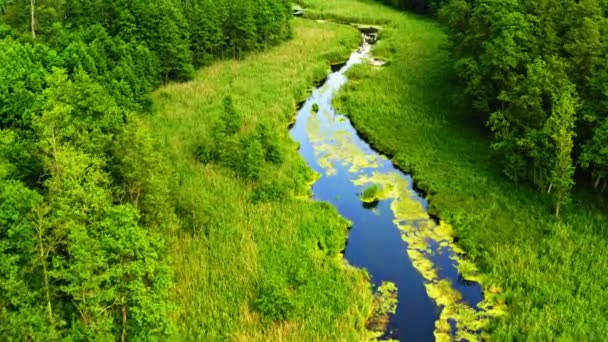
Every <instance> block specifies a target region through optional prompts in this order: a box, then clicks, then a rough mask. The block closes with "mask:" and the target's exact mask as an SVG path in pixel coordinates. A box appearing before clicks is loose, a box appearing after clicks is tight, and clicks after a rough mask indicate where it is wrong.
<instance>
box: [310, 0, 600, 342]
mask: <svg viewBox="0 0 608 342" xmlns="http://www.w3.org/2000/svg"><path fill="white" fill-rule="evenodd" d="M303 3H304V5H305V6H308V7H312V8H313V10H309V11H308V12H307V13H312V14H313V15H315V16H318V15H319V13H323V15H324V16H325V17H327V18H332V17H333V18H343V19H344V20H346V19H349V18H353V17H354V18H355V19H356V21H357V22H369V23H378V22H383V23H384V25H383V26H384V30H383V31H382V32H381V39H382V40H381V41H380V43H379V45H378V46H377V48H376V49H375V51H374V55H375V56H377V57H382V58H383V59H387V60H388V61H389V64H388V65H387V66H385V67H383V68H375V67H371V66H369V65H368V66H357V67H355V68H353V69H352V71H351V72H350V74H349V77H350V78H351V81H350V82H349V83H348V84H347V86H346V87H345V88H344V89H343V91H342V93H341V96H340V97H339V98H338V99H337V100H336V101H337V104H338V105H339V107H340V108H341V111H342V112H344V113H348V114H349V115H350V116H351V118H352V120H353V122H354V123H355V125H356V126H357V127H358V128H359V130H360V132H362V133H363V134H364V135H365V136H367V137H368V139H369V140H370V141H371V142H372V143H373V144H374V145H375V146H376V147H377V148H378V149H379V150H381V151H383V152H385V153H387V154H390V155H392V156H394V160H395V162H396V163H397V164H398V165H399V166H400V167H402V168H404V169H406V170H410V171H412V172H415V179H416V180H417V181H418V184H419V186H421V187H422V188H423V189H425V190H426V191H427V192H428V193H429V197H430V200H431V205H432V208H431V209H432V211H434V212H435V213H437V214H439V215H440V217H441V218H442V219H446V220H448V221H449V222H450V223H452V224H453V225H454V226H455V228H456V230H457V234H458V236H459V238H460V241H459V244H460V245H461V246H462V247H463V248H464V249H465V250H466V251H467V253H468V256H469V257H470V258H471V259H472V260H474V261H475V263H476V264H477V265H478V266H479V268H480V269H481V270H482V271H483V272H484V273H485V278H486V279H487V280H486V282H485V283H484V288H485V291H486V293H493V294H494V295H498V296H499V297H501V298H502V299H504V300H505V301H506V302H507V305H508V308H509V315H507V316H506V317H504V318H502V319H500V320H498V321H496V322H494V323H493V326H492V327H491V329H490V332H491V333H492V335H493V338H494V339H496V340H513V339H530V340H589V339H591V340H600V339H602V337H603V336H604V334H605V331H606V330H607V329H608V317H607V316H606V315H605V313H606V312H608V298H607V295H606V292H605V291H604V289H605V288H606V287H608V254H607V253H604V252H603V246H604V245H606V243H607V242H608V238H607V236H606V232H605V227H606V223H607V222H608V220H607V217H606V214H605V212H606V211H605V208H604V207H603V205H602V204H601V202H602V201H601V200H600V199H599V198H595V197H588V195H586V194H584V193H578V194H576V196H575V200H574V203H573V205H571V206H570V207H569V208H568V209H567V212H565V213H564V215H563V217H562V219H561V220H560V221H555V219H554V218H553V215H552V211H551V205H550V203H549V201H548V198H547V197H546V196H544V194H539V193H537V192H536V191H533V190H531V189H530V188H528V187H526V186H525V185H515V184H512V183H511V182H509V181H507V180H506V179H505V178H504V177H503V176H502V172H501V171H500V169H499V168H498V167H497V166H496V165H495V163H494V161H493V159H492V156H491V151H490V148H489V143H488V142H489V136H488V135H487V131H486V129H485V128H484V124H483V122H480V121H479V120H478V119H477V118H476V117H475V116H473V115H470V114H468V112H467V111H466V110H465V109H464V108H463V105H462V103H464V101H462V97H461V95H460V93H459V88H458V86H457V85H456V83H455V82H454V74H453V71H452V69H451V67H450V66H451V61H450V58H449V56H448V54H447V52H446V50H445V49H444V48H443V47H444V46H445V45H446V43H447V41H446V38H447V37H446V35H445V34H444V32H443V30H442V28H441V27H440V26H439V25H438V24H436V23H434V22H433V21H431V20H428V19H422V18H419V17H416V16H413V15H409V14H398V13H396V12H395V11H393V10H391V9H388V8H385V7H383V6H380V5H377V4H373V3H370V2H367V1H353V0H332V1H321V0H307V1H304V2H303Z"/></svg>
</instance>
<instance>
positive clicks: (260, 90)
mask: <svg viewBox="0 0 608 342" xmlns="http://www.w3.org/2000/svg"><path fill="white" fill-rule="evenodd" d="M293 24H294V31H295V37H294V39H292V40H290V41H289V42H287V43H284V44H282V45H280V46H278V47H275V48H273V49H270V50H269V51H267V52H261V53H256V54H251V55H249V56H248V57H247V58H246V59H244V60H241V61H237V60H231V61H222V62H218V63H215V64H213V65H211V66H209V67H207V68H204V69H202V70H200V71H198V72H197V73H196V74H195V77H194V79H193V81H191V82H187V83H174V84H169V85H166V86H164V87H161V88H160V89H159V90H158V91H156V92H155V93H154V104H155V114H154V115H153V116H152V117H150V118H149V125H150V126H151V129H152V131H153V132H154V133H155V135H157V138H158V139H159V140H160V141H164V142H165V144H164V146H163V150H164V153H165V154H166V155H167V156H168V159H169V160H171V162H172V164H173V167H174V169H175V178H176V179H177V180H178V181H176V182H175V184H174V189H172V193H173V194H174V196H175V201H176V204H175V205H176V207H177V208H178V211H179V213H180V218H181V220H182V223H183V226H184V229H183V231H180V232H179V233H176V234H175V236H172V237H170V238H169V244H170V248H169V249H170V250H171V253H170V254H171V259H172V264H173V267H174V270H175V277H176V287H175V289H174V291H173V298H174V300H175V302H176V303H177V308H176V311H175V317H174V320H175V322H176V323H177V325H178V330H179V331H178V333H177V335H176V336H175V339H176V340H179V341H211V340H228V339H232V340H237V341H238V340H242V341H256V340H258V341H267V340H308V341H310V340H339V339H341V340H361V339H364V338H365V336H367V331H366V330H365V320H366V318H367V317H368V316H369V315H370V314H371V311H372V301H373V298H372V293H371V286H370V284H369V280H368V279H367V275H366V273H365V272H364V271H362V270H357V269H354V268H352V267H351V266H349V265H347V264H346V263H345V262H344V260H343V258H342V255H341V254H340V252H341V251H342V250H343V248H344V245H345V242H346V237H347V232H348V222H346V221H345V220H344V219H342V218H341V217H340V216H339V215H338V214H337V211H336V210H335V209H334V208H332V207H330V206H329V205H326V204H323V203H316V202H313V201H312V200H310V199H308V196H309V193H310V189H309V185H310V182H311V181H312V180H313V179H314V177H315V175H314V174H313V172H312V171H311V170H309V169H308V167H307V166H306V164H305V162H304V161H303V160H302V159H301V158H300V157H299V155H298V152H297V145H296V144H295V142H293V141H292V140H291V138H290V137H289V136H288V125H289V123H290V122H291V121H292V120H293V119H294V115H295V112H296V103H297V102H300V101H301V100H303V99H305V98H306V97H307V95H308V93H309V92H310V90H311V89H312V88H311V87H312V85H313V84H314V82H315V81H317V80H318V79H321V78H323V77H324V76H325V75H326V74H327V73H328V72H329V66H330V63H335V62H339V61H341V60H343V59H345V58H346V57H347V56H348V55H349V54H350V52H351V51H352V49H354V48H355V47H356V46H357V45H358V44H359V40H360V37H359V34H358V32H357V31H356V30H355V29H353V28H350V27H346V26H342V25H336V24H332V23H323V24H321V23H317V22H314V21H309V20H300V19H298V20H295V21H294V23H293ZM227 95H230V98H231V99H232V102H233V106H234V108H233V109H234V110H235V111H236V112H237V113H239V114H240V116H241V119H242V125H241V126H240V127H238V129H237V132H236V133H235V137H230V139H227V141H229V144H230V142H233V143H235V144H237V143H238V141H240V140H242V139H246V137H248V136H249V135H250V134H252V132H254V131H255V130H256V127H260V126H264V127H266V130H267V131H270V132H271V135H273V136H275V139H276V140H277V142H278V145H277V146H278V147H277V149H278V151H279V154H280V158H279V159H280V160H281V162H280V163H279V164H278V165H277V164H272V163H263V161H261V163H262V165H260V167H261V170H260V172H261V176H260V177H258V178H257V179H249V178H246V177H245V178H244V177H241V176H240V175H239V173H238V172H236V171H235V170H234V169H231V168H230V167H227V166H226V165H221V164H220V163H216V162H205V161H201V158H200V157H199V156H198V154H197V151H198V150H199V149H200V148H201V147H204V146H205V144H210V143H213V142H210V140H213V137H214V128H215V127H217V126H216V124H217V123H218V122H219V121H221V117H222V115H224V113H225V109H226V108H225V106H224V99H225V97H226V96H227ZM224 147H225V148H226V149H230V146H224ZM240 162H241V161H239V163H240Z"/></svg>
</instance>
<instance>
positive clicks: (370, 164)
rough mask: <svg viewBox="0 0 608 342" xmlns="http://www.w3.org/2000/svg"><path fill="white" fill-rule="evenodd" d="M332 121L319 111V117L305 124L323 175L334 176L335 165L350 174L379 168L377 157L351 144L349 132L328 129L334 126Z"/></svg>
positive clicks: (315, 116)
mask: <svg viewBox="0 0 608 342" xmlns="http://www.w3.org/2000/svg"><path fill="white" fill-rule="evenodd" d="M334 120H335V119H334V118H333V117H330V115H329V113H328V112H327V111H321V112H320V115H311V116H310V117H309V118H308V121H307V122H306V131H307V134H308V139H309V141H310V143H311V144H312V147H313V149H314V152H315V157H316V159H317V162H318V163H319V166H321V167H322V168H323V169H324V170H325V174H326V175H327V176H332V175H335V174H336V173H337V170H336V165H341V166H343V167H348V171H349V172H350V173H357V172H359V171H360V170H361V169H366V168H377V167H379V166H380V160H379V157H378V156H376V155H370V154H366V153H365V152H364V151H362V150H361V149H360V148H359V147H358V146H357V145H356V144H355V143H354V142H353V139H352V136H351V135H350V132H348V131H347V130H346V129H338V130H333V129H331V128H328V126H331V125H334V124H335V122H334Z"/></svg>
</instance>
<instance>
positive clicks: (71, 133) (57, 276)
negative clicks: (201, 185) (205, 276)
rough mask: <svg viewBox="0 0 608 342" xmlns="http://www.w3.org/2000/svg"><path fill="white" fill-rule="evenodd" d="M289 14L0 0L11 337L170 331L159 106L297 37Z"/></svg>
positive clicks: (253, 1)
mask: <svg viewBox="0 0 608 342" xmlns="http://www.w3.org/2000/svg"><path fill="white" fill-rule="evenodd" d="M290 16H291V9H290V6H289V4H288V2H287V1H284V0H239V1H233V0H222V1H217V0H182V1H180V0H154V1H106V0H99V1H97V0H95V1H62V0H42V1H41V0H39V1H11V0H8V1H0V308H1V309H0V336H2V337H3V339H5V340H26V341H28V340H35V341H49V340H55V339H61V340H106V341H108V340H126V339H131V340H146V341H148V340H155V339H159V338H161V339H162V337H163V336H167V335H170V334H171V333H172V331H173V330H174V329H173V327H172V322H171V321H170V319H169V311H170V310H171V303H170V302H169V300H168V297H167V294H168V290H169V288H170V287H171V286H172V281H173V280H172V271H171V269H170V267H169V266H168V263H167V260H166V253H165V252H164V249H165V248H166V246H165V242H164V235H165V234H167V233H169V232H171V231H174V230H176V229H180V220H179V218H178V216H177V215H176V213H175V208H174V207H173V205H172V203H173V201H172V200H171V194H170V193H169V189H170V187H169V186H168V183H169V182H171V181H172V173H171V172H172V171H171V169H170V164H169V163H168V161H166V160H164V156H163V155H162V154H160V153H159V152H158V151H157V148H156V145H157V142H156V141H155V139H154V138H153V136H152V134H151V133H150V130H149V128H148V127H147V126H146V124H145V123H144V121H143V120H142V118H143V117H144V116H145V115H147V113H149V112H150V110H151V105H152V102H151V99H150V93H151V91H152V90H153V89H154V88H156V87H157V86H159V85H160V84H161V83H164V82H167V81H170V80H176V81H181V80H187V79H189V78H191V77H192V75H193V72H194V69H195V67H199V66H203V65H207V64H209V63H210V62H211V61H213V60H214V59H220V58H240V57H241V56H242V55H243V54H244V53H246V52H247V51H252V50H259V49H264V48H266V47H268V46H272V45H275V44H277V43H278V42H281V41H283V40H285V39H287V38H289V37H291V27H290V22H289V19H290ZM108 265H110V267H109V268H108V267H107V266H108Z"/></svg>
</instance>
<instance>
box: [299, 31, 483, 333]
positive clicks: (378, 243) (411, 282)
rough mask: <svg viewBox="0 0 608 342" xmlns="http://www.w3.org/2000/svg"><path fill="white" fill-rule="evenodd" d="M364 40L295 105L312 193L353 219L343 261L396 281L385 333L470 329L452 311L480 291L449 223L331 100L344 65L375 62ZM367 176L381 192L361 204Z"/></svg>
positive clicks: (472, 303) (376, 281) (470, 305)
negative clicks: (468, 275)
mask: <svg viewBox="0 0 608 342" xmlns="http://www.w3.org/2000/svg"><path fill="white" fill-rule="evenodd" d="M364 38H365V37H364ZM368 41H369V40H368ZM371 48H372V46H371V45H370V44H369V43H368V42H366V39H363V43H362V45H361V47H360V49H359V50H358V51H356V52H354V53H353V54H352V55H351V57H350V59H349V60H348V62H347V63H346V64H345V65H344V66H343V67H342V68H341V69H340V70H338V71H336V72H333V73H331V74H330V75H329V76H328V78H327V80H326V81H325V82H324V83H323V84H322V85H321V86H320V87H318V88H316V89H314V91H313V92H312V95H311V96H310V98H308V100H307V101H306V102H305V103H304V104H303V105H302V106H301V108H300V109H299V111H298V113H297V117H296V123H295V125H294V126H293V128H292V129H291V135H292V137H293V138H294V139H295V140H296V141H298V142H299V143H300V150H299V151H300V154H301V155H302V157H303V158H304V159H305V160H306V161H307V163H308V164H309V166H310V167H311V168H313V169H314V170H315V171H317V172H318V173H319V174H320V175H321V177H320V179H319V180H318V181H317V182H316V183H315V184H314V185H313V186H312V190H313V198H314V199H315V200H319V201H325V202H329V203H331V204H332V205H333V206H335V207H336V208H337V209H338V211H339V212H340V214H341V215H342V216H344V217H345V218H347V219H348V220H350V221H351V222H352V229H351V230H350V233H349V237H348V242H347V246H346V250H345V257H346V259H347V260H348V262H349V263H350V264H351V265H353V266H355V267H359V268H364V269H366V270H367V271H368V273H369V275H370V277H371V281H372V284H373V286H374V288H377V287H378V286H379V285H380V284H381V283H382V282H384V281H390V282H393V283H395V284H396V285H397V288H398V306H397V312H396V314H394V315H392V316H391V319H390V323H389V326H388V330H387V332H386V335H385V337H390V338H394V339H398V340H401V341H432V340H434V339H435V337H437V336H440V335H436V334H435V333H436V332H440V333H443V334H444V335H443V337H449V338H455V337H456V335H455V334H456V332H457V330H462V331H465V330H468V331H469V332H471V333H473V334H475V333H476V329H477V328H474V327H472V326H471V325H466V324H463V325H462V326H459V327H458V329H456V323H455V322H456V321H457V319H456V317H457V316H458V315H459V314H461V313H463V312H471V310H472V312H478V308H477V304H478V303H479V302H481V301H482V300H483V295H482V291H481V287H480V286H479V285H478V284H476V283H473V282H468V281H464V280H463V279H462V278H461V277H460V276H459V272H458V270H457V268H456V267H457V261H458V255H457V254H456V253H455V252H454V249H453V247H452V245H453V244H452V241H451V234H450V232H449V229H448V228H449V227H447V226H446V225H443V224H438V223H436V222H434V221H433V220H432V219H431V217H429V215H428V213H427V208H428V203H427V201H426V200H425V199H424V198H423V197H422V196H420V195H419V194H418V193H416V191H414V189H413V182H412V178H411V177H410V175H408V174H404V173H403V172H401V171H400V170H398V169H397V168H396V167H395V166H394V165H393V164H392V163H391V161H390V160H389V159H388V158H386V157H385V156H383V155H381V154H379V153H378V152H376V151H374V150H373V149H372V148H371V147H370V145H369V144H367V143H366V142H365V141H364V140H363V139H362V138H360V136H359V135H358V134H357V132H356V130H355V129H354V128H353V126H352V125H351V123H350V121H349V120H348V118H347V117H345V116H344V115H341V114H339V113H336V111H335V110H334V108H333V107H332V100H333V98H334V96H335V94H336V92H337V91H338V90H339V89H340V87H342V86H343V85H344V84H345V83H346V82H347V81H348V79H347V77H346V76H345V73H346V71H348V70H349V69H350V68H351V67H353V66H354V65H356V64H361V63H369V64H370V66H369V67H377V66H372V65H373V64H376V63H373V61H372V59H371V57H370V52H371ZM317 106H318V107H317ZM317 108H318V111H317V110H316V109H317ZM370 110H372V109H371V108H370ZM371 184H379V185H380V186H381V187H382V188H383V189H384V195H383V199H382V200H380V201H379V202H378V203H377V204H376V205H375V206H372V207H369V206H367V207H366V206H364V205H363V203H362V202H361V200H360V198H359V197H360V193H361V192H362V191H363V190H364V189H365V188H366V187H368V186H369V185H371ZM438 303H439V304H440V305H438ZM446 308H447V309H449V310H447V309H446ZM459 338H462V337H459Z"/></svg>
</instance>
